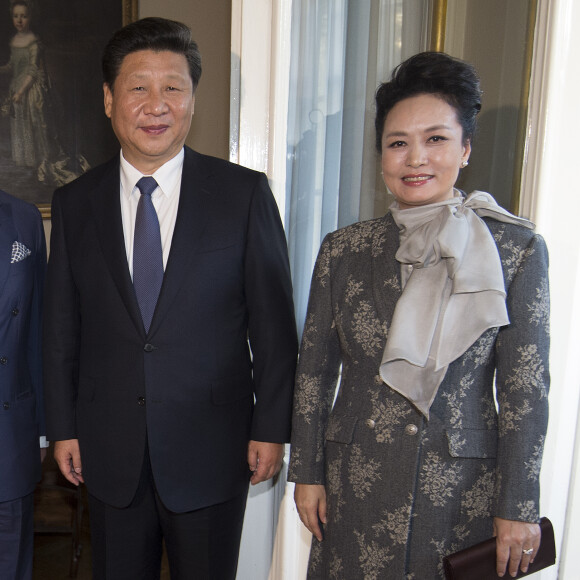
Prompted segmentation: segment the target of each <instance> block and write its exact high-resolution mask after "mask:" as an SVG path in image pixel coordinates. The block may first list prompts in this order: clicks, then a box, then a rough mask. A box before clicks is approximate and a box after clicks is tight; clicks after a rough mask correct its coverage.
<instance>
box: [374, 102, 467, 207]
mask: <svg viewBox="0 0 580 580" xmlns="http://www.w3.org/2000/svg"><path fill="white" fill-rule="evenodd" d="M381 150H382V158H381V166H382V170H383V179H384V180H385V185H386V186H387V187H388V188H389V191H390V192H391V193H392V194H393V195H394V196H395V198H396V199H397V201H398V202H399V205H400V207H401V208H402V209H408V208H410V207H416V206H421V205H426V204H429V203H437V202H439V201H444V200H446V199H450V198H452V197H453V186H454V185H455V182H456V181H457V175H458V174H459V169H460V167H461V164H462V163H463V162H464V161H467V159H468V158H469V154H470V153H471V144H470V143H469V141H467V142H466V143H464V140H463V129H462V127H461V125H460V124H459V121H458V120H457V113H456V112H455V109H454V108H453V107H452V106H450V105H448V104H447V103H446V102H445V101H444V100H443V99H441V98H440V97H438V96H436V95H430V94H421V95H416V96H414V97H409V98H407V99H404V100H402V101H399V102H398V103H397V104H396V105H395V106H394V107H393V108H392V109H391V110H390V111H389V113H388V114H387V117H386V119H385V125H384V128H383V136H382V142H381Z"/></svg>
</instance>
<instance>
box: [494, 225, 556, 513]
mask: <svg viewBox="0 0 580 580" xmlns="http://www.w3.org/2000/svg"><path fill="white" fill-rule="evenodd" d="M510 247H511V249H510V252H511V260H512V264H513V265H512V268H513V269H514V270H515V274H514V276H513V280H512V282H511V285H510V286H509V290H508V296H507V308H508V313H509V317H510V324H509V325H508V326H506V327H504V328H502V329H501V331H500V332H499V335H498V339H497V341H496V390H497V401H498V406H499V443H498V458H497V470H498V471H497V480H496V489H495V510H494V513H493V515H494V516H499V517H502V518H505V519H511V520H519V521H528V522H534V521H538V520H539V517H540V511H539V496H540V483H539V477H540V467H541V463H542V453H543V448H544V439H545V435H546V429H547V424H548V390H549V384H550V377H549V369H548V350H549V343H550V334H549V289H548V253H547V249H546V245H545V243H544V240H543V239H542V238H541V237H540V236H538V235H535V236H533V237H532V238H531V239H530V240H529V243H528V244H527V247H523V246H522V247H521V248H518V247H517V246H513V245H511V246H510Z"/></svg>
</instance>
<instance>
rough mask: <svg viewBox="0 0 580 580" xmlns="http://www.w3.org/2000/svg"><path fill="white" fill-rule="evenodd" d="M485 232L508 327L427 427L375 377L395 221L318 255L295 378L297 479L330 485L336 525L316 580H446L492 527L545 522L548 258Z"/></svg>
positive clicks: (364, 228) (474, 354) (483, 344)
mask: <svg viewBox="0 0 580 580" xmlns="http://www.w3.org/2000/svg"><path fill="white" fill-rule="evenodd" d="M485 221H486V223H487V225H488V227H489V229H490V231H491V233H492V235H493V236H494V239H495V241H496V244H497V248H498V251H499V254H500V256H501V262H502V266H503V273H504V277H505V284H506V290H507V293H508V295H507V307H508V313H509V316H510V324H509V325H508V326H505V327H502V328H494V329H491V330H488V331H486V332H485V333H484V334H483V335H482V336H481V337H480V338H479V339H478V340H477V341H476V342H475V343H474V344H473V345H472V346H471V347H470V348H469V349H468V350H467V352H466V353H465V354H464V355H463V356H462V357H460V358H459V359H457V360H456V361H454V362H453V363H452V364H451V365H450V366H449V369H448V371H447V374H446V376H445V379H444V381H443V383H442V384H441V386H440V388H439V391H438V394H437V396H436V399H435V401H434V403H433V405H432V407H431V410H430V419H429V421H426V420H425V419H424V418H423V416H422V415H421V414H420V413H419V412H418V411H417V410H416V409H415V408H414V407H413V406H412V405H411V404H410V403H409V402H408V401H407V400H406V399H405V398H404V397H402V396H401V395H399V394H398V393H396V392H395V391H393V390H391V389H390V388H389V387H388V386H387V385H385V383H383V381H382V380H381V379H380V377H379V375H378V369H379V365H380V362H381V357H382V354H383V349H384V346H385V340H386V336H387V334H388V332H389V325H390V322H391V319H392V316H393V310H394V307H395V303H396V301H397V299H398V297H399V296H400V294H401V285H400V265H399V264H398V263H397V262H396V260H395V258H394V256H395V252H396V250H397V248H398V244H399V233H398V228H397V226H396V224H395V223H394V221H393V219H392V217H391V215H390V214H387V215H386V216H385V217H383V218H380V219H375V220H370V221H367V222H360V223H357V224H354V225H352V226H349V227H347V228H344V229H341V230H338V231H336V232H334V233H332V234H329V235H328V236H327V237H326V239H325V240H324V242H323V244H322V247H321V249H320V253H319V256H318V260H317V263H316V267H315V271H314V274H313V279H312V287H311V294H310V302H309V307H308V315H307V320H306V327H305V330H304V336H303V339H302V347H301V354H300V360H299V367H298V371H297V383H296V390H295V402H294V419H293V434H292V453H291V461H290V474H289V479H290V480H291V481H295V482H299V483H311V484H325V486H326V492H327V501H328V523H327V525H326V526H325V530H324V534H325V539H324V540H323V541H322V542H318V540H316V539H313V544H312V549H311V554H310V562H309V572H308V577H309V578H324V579H344V580H356V579H359V578H360V579H365V580H374V579H383V578H388V579H391V578H394V579H416V580H428V579H431V578H444V575H443V569H442V557H443V556H444V555H446V554H448V553H451V552H454V551H456V550H459V549H461V548H464V547H467V546H469V545H472V544H475V543H476V542H479V541H481V540H483V539H486V538H487V537H490V536H491V535H492V518H493V516H499V517H503V518H507V519H513V520H523V521H536V520H538V518H539V506H538V498H539V481H538V478H539V472H540V465H541V459H542V451H543V444H544V436H545V432H546V426H547V420H548V385H549V375H548V345H549V327H548V317H549V298H548V278H547V263H548V257H547V251H546V247H545V244H544V241H543V239H542V238H541V237H540V236H538V235H536V234H534V232H532V231H531V230H528V229H526V228H523V227H521V226H516V225H511V224H505V223H500V222H497V221H495V220H493V219H488V218H486V219H485ZM341 365H342V376H341V382H340V388H339V392H338V395H337V398H336V402H334V405H333V401H334V395H335V385H336V382H337V378H338V376H339V370H340V368H341ZM494 375H495V379H496V381H495V383H496V384H495V387H496V388H495V394H496V396H497V402H498V407H499V413H498V412H497V411H496V405H495V402H494Z"/></svg>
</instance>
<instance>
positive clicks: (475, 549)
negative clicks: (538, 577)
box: [443, 518, 556, 580]
mask: <svg viewBox="0 0 580 580" xmlns="http://www.w3.org/2000/svg"><path fill="white" fill-rule="evenodd" d="M540 529H541V530H542V541H541V543H540V549H539V550H538V553H537V555H536V559H535V560H534V563H533V564H530V566H529V568H528V571H527V572H526V573H525V574H523V573H522V572H521V571H520V570H519V571H518V575H517V576H516V578H523V577H524V576H529V575H530V574H534V572H539V571H540V570H543V569H544V568H547V567H548V566H552V564H555V563H556V544H555V542H554V529H553V528H552V522H551V521H550V520H549V519H548V518H542V520H541V521H540ZM495 562H496V554H495V538H490V539H489V540H485V541H484V542H481V543H479V544H475V546H471V547H470V548H465V550H461V551H460V552H455V554H450V555H449V556H445V558H443V567H444V568H445V577H446V578H447V580H497V579H498V578H499V576H498V575H497V574H496V572H495ZM504 578H511V576H510V575H509V573H508V572H506V575H505V576H504Z"/></svg>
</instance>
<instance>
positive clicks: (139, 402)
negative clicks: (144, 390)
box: [137, 397, 145, 407]
mask: <svg viewBox="0 0 580 580" xmlns="http://www.w3.org/2000/svg"><path fill="white" fill-rule="evenodd" d="M137 404H138V405H139V407H143V406H144V405H145V397H139V398H138V399H137Z"/></svg>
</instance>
